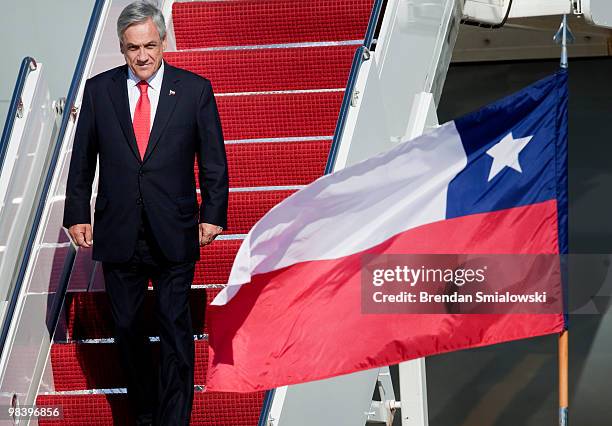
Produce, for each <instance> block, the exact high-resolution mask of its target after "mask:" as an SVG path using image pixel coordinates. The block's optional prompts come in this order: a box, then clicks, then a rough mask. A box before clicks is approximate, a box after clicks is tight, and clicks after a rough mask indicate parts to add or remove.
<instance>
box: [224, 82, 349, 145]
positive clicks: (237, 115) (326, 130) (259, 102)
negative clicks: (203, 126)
mask: <svg viewBox="0 0 612 426" xmlns="http://www.w3.org/2000/svg"><path fill="white" fill-rule="evenodd" d="M343 95H344V92H306V93H289V94H267V95H248V96H219V97H217V98H216V100H217V105H218V108H219V115H220V116H221V123H222V125H223V135H224V137H225V139H226V140H240V139H259V138H283V137H307V136H328V135H333V134H334V131H335V128H336V121H337V119H338V114H339V112H340V106H341V103H342V97H343Z"/></svg>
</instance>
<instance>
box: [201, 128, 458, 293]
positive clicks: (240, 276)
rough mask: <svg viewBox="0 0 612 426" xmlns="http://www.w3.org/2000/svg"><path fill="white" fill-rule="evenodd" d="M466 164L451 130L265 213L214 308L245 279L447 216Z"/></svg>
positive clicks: (316, 185)
mask: <svg viewBox="0 0 612 426" xmlns="http://www.w3.org/2000/svg"><path fill="white" fill-rule="evenodd" d="M466 164H467V157H466V154H465V151H464V149H463V145H462V143H461V138H460V136H459V133H458V132H457V128H456V127H455V123H454V122H449V123H446V124H445V125H443V126H441V127H439V128H438V129H436V130H434V131H432V132H430V133H428V134H426V135H423V136H420V137H418V138H416V139H413V140H411V141H408V142H406V143H403V144H401V145H398V146H397V147H395V148H393V149H391V150H389V151H387V152H384V153H382V154H379V155H377V156H375V157H372V158H369V159H367V160H364V161H362V162H360V163H358V164H354V165H352V166H350V167H347V168H345V169H343V170H340V171H338V172H336V173H333V174H331V175H326V176H323V177H321V178H319V179H317V180H316V181H314V182H313V183H311V184H310V185H308V186H306V187H305V188H304V189H302V190H300V191H298V192H296V193H295V194H293V195H291V196H290V197H288V198H287V199H285V200H284V201H283V202H281V203H280V204H278V205H277V206H275V207H274V208H273V209H271V210H270V211H269V212H268V213H267V214H266V215H265V216H264V217H263V218H262V219H261V220H260V221H259V222H257V224H255V226H254V227H253V228H252V229H251V231H250V232H249V233H248V235H247V236H246V238H245V240H244V241H243V243H242V245H241V246H240V249H239V250H238V254H237V255H236V259H235V260H234V265H233V267H232V271H231V274H230V278H229V280H228V286H227V287H226V288H225V289H224V290H223V291H222V292H221V293H219V295H217V297H216V298H215V300H214V301H213V304H214V305H223V304H225V303H227V302H228V301H229V300H230V299H231V298H232V297H233V296H234V295H235V294H236V293H237V292H238V290H239V288H240V285H242V284H245V283H248V282H249V281H250V280H251V276H253V275H255V274H261V273H265V272H271V271H274V270H277V269H280V268H284V267H287V266H290V265H294V264H296V263H300V262H305V261H312V260H324V259H337V258H340V257H343V256H347V255H350V254H353V253H358V252H361V251H363V250H366V249H368V248H370V247H373V246H376V245H378V244H380V243H382V242H384V241H385V240H387V239H389V238H391V237H393V236H394V235H397V234H398V233H400V232H403V231H406V230H408V229H412V228H415V227H417V226H420V225H424V224H427V223H432V222H436V221H439V220H442V219H444V218H445V216H446V192H447V188H448V184H449V183H450V181H451V180H452V179H453V178H454V177H455V176H456V175H457V173H459V172H460V171H461V170H462V169H463V168H464V167H465V166H466Z"/></svg>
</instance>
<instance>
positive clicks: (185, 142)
mask: <svg viewBox="0 0 612 426" xmlns="http://www.w3.org/2000/svg"><path fill="white" fill-rule="evenodd" d="M117 32H118V35H119V39H120V48H121V52H122V53H123V55H124V57H125V61H126V65H124V66H121V67H118V68H115V69H111V70H109V71H106V72H104V73H101V74H99V75H97V76H95V77H93V78H91V79H89V80H88V81H87V83H86V85H85V90H84V93H83V101H82V105H81V110H80V117H79V122H78V125H77V129H76V134H75V139H74V146H73V150H72V158H71V162H70V171H69V175H68V182H67V188H66V202H65V207H64V221H63V225H64V226H65V227H66V228H68V231H69V234H70V236H71V238H72V239H73V241H74V242H75V243H76V244H77V245H78V246H80V247H83V248H89V247H93V253H92V256H93V259H94V260H98V261H101V262H102V269H103V272H104V278H105V284H106V291H107V294H108V296H109V300H110V305H111V310H112V316H113V320H114V321H115V327H116V341H117V344H118V346H119V351H120V356H121V361H122V364H123V367H124V370H125V373H126V375H127V380H128V387H127V389H128V399H129V402H130V406H131V408H132V410H133V411H134V414H135V416H136V419H137V424H158V425H164V426H166V425H188V424H189V418H190V414H191V407H192V401H193V391H194V389H193V387H194V382H193V370H194V341H193V331H192V324H191V317H190V311H189V290H190V286H191V283H192V281H193V276H194V267H195V262H196V260H198V259H199V257H200V250H199V246H200V245H206V244H209V243H210V242H211V241H212V240H213V239H214V238H215V237H216V236H217V235H218V234H219V233H220V232H221V231H222V230H223V227H224V226H226V214H227V200H228V175H227V163H226V155H225V149H224V143H223V136H222V131H221V123H220V120H219V115H218V112H217V106H216V103H215V98H214V95H213V92H212V88H211V84H210V82H209V81H208V80H206V79H205V78H202V77H199V76H197V75H195V74H193V73H190V72H188V71H185V70H181V69H179V68H175V67H172V66H170V65H169V64H167V63H164V61H163V58H162V54H163V50H164V49H165V47H166V34H165V32H166V30H165V24H164V18H163V15H162V14H161V12H160V11H159V10H158V9H157V8H156V7H155V6H153V5H152V4H150V3H147V2H142V1H138V2H134V3H132V4H130V5H129V6H127V7H126V8H125V9H124V10H123V12H122V13H121V15H120V17H119V19H118V21H117ZM196 158H197V161H198V169H199V176H198V178H199V182H200V191H201V196H202V206H201V207H199V208H198V202H197V196H196V185H195V178H194V170H193V166H194V161H195V159H196ZM97 159H99V165H100V166H99V183H98V195H97V199H96V203H95V226H94V227H93V241H92V226H91V218H90V198H91V190H92V183H93V180H94V175H95V170H96V160H97ZM149 279H151V280H152V281H153V285H154V289H155V294H156V310H155V312H156V317H157V320H158V324H159V337H160V366H159V370H158V373H159V374H158V375H157V377H155V375H154V372H155V370H154V369H153V368H152V366H151V365H150V363H149V347H150V345H149V340H148V337H147V336H145V335H144V332H143V321H150V319H143V318H142V307H143V300H144V297H145V293H146V291H147V285H148V281H149ZM202 303H204V301H203V302H202ZM156 388H157V389H156Z"/></svg>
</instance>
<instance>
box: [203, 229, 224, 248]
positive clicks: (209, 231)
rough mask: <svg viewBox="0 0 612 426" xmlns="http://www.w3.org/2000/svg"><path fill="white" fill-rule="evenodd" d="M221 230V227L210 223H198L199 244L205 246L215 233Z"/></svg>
mask: <svg viewBox="0 0 612 426" xmlns="http://www.w3.org/2000/svg"><path fill="white" fill-rule="evenodd" d="M222 231H223V228H221V227H220V226H217V225H212V224H210V223H200V245H201V246H205V245H207V244H210V243H212V242H213V240H214V239H215V238H217V235H219V234H220V233H221V232H222Z"/></svg>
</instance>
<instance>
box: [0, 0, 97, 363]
mask: <svg viewBox="0 0 612 426" xmlns="http://www.w3.org/2000/svg"><path fill="white" fill-rule="evenodd" d="M106 1H107V0H96V3H95V5H94V7H93V11H92V14H91V18H90V19H89V24H88V26H87V32H86V33H85V39H84V41H83V46H82V47H81V52H80V54H79V59H78V61H77V65H76V68H75V71H74V75H73V76H72V82H71V83H70V89H69V90H68V96H67V100H66V105H67V106H68V107H67V108H64V112H63V115H62V121H61V125H60V129H59V132H58V134H57V139H56V140H55V144H54V146H53V148H52V151H51V153H52V154H51V158H50V161H49V168H48V170H47V175H46V176H45V179H44V182H43V185H42V188H41V191H40V196H39V199H38V201H37V203H36V204H35V205H36V206H37V207H36V213H35V215H34V219H33V221H32V226H31V229H30V233H29V236H28V241H27V244H26V247H25V251H24V254H23V257H22V259H21V265H20V267H19V273H18V275H17V279H16V281H15V288H14V289H13V292H12V294H11V295H10V300H9V303H8V306H7V313H6V316H5V320H4V322H3V324H2V331H1V333H0V356H1V357H4V356H5V355H6V354H5V349H6V340H7V337H8V333H9V330H10V326H11V323H12V320H13V315H14V314H15V308H16V306H17V302H18V299H19V294H20V293H21V287H22V285H23V280H24V277H25V274H26V271H27V268H28V264H29V261H30V256H31V254H32V248H33V245H34V239H35V238H36V232H37V230H38V227H39V226H40V222H41V217H42V214H43V210H44V207H45V200H46V199H47V195H48V193H49V188H50V186H51V181H52V180H53V174H54V172H55V167H56V165H57V161H58V158H59V155H60V152H61V148H62V142H63V140H64V137H65V135H66V129H67V127H68V123H69V121H70V117H71V113H72V108H71V107H72V105H74V102H75V100H76V97H77V94H78V90H79V86H80V84H81V80H82V79H83V75H84V73H85V67H86V65H87V58H88V57H89V53H90V51H91V46H92V43H93V40H94V37H95V35H96V31H97V29H98V24H99V23H100V17H101V16H102V10H103V9H104V5H105V3H106ZM75 257H76V250H75V249H74V247H73V246H72V245H71V248H70V250H69V252H68V254H67V255H66V260H65V263H64V267H63V273H62V276H61V277H60V282H59V285H58V289H57V292H56V295H55V297H54V301H53V306H52V308H51V315H50V316H48V317H47V318H48V321H49V323H47V327H48V328H49V331H50V332H52V331H53V330H54V329H55V325H56V324H57V321H58V319H59V314H60V310H61V306H62V303H63V300H64V297H65V295H66V290H67V287H68V280H69V278H70V273H68V272H67V271H70V270H71V269H72V265H73V264H74V259H75Z"/></svg>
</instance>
